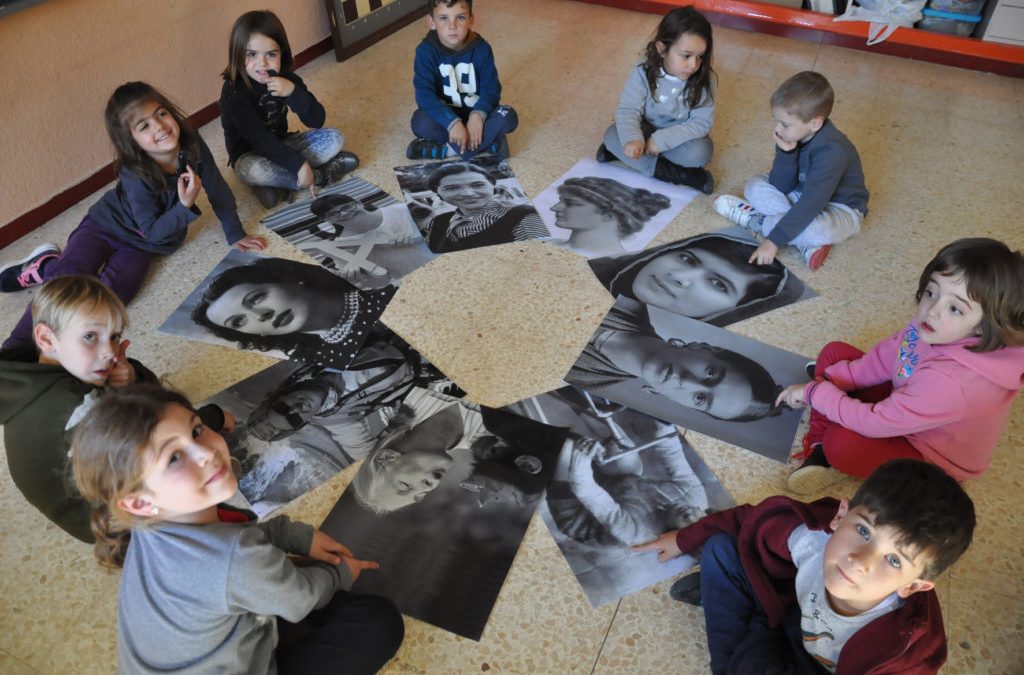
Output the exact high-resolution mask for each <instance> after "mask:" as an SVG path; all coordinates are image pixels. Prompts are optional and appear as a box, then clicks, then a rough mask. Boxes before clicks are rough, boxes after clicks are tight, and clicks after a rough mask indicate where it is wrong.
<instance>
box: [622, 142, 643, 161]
mask: <svg viewBox="0 0 1024 675" xmlns="http://www.w3.org/2000/svg"><path fill="white" fill-rule="evenodd" d="M644 147H645V143H644V142H643V141H630V142H629V143H626V145H624V146H623V147H622V151H623V152H624V153H625V154H626V157H629V158H630V159H640V156H641V155H642V154H644Z"/></svg>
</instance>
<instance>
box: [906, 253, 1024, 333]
mask: <svg viewBox="0 0 1024 675" xmlns="http://www.w3.org/2000/svg"><path fill="white" fill-rule="evenodd" d="M933 274H939V275H942V276H953V277H956V276H963V279H964V282H965V283H966V284H967V295H968V296H969V297H970V299H971V300H973V301H975V302H976V303H978V304H979V305H981V309H982V317H981V323H980V324H979V326H978V330H979V332H980V334H981V339H980V340H979V341H978V344H976V345H974V346H973V347H968V349H970V350H971V351H975V352H991V351H995V350H996V349H1001V348H1002V347H1020V346H1022V345H1024V255H1022V254H1021V252H1020V251H1014V250H1011V249H1010V247H1009V246H1007V245H1006V244H1004V243H1003V242H1001V241H997V240H995V239H988V238H985V237H969V238H965V239H957V240H956V241H954V242H952V243H950V244H947V245H945V246H943V247H942V249H941V250H940V251H939V252H938V253H936V254H935V257H934V258H932V259H931V262H929V263H928V266H927V267H925V268H924V271H923V272H922V273H921V278H920V280H919V281H918V282H917V301H918V302H920V301H921V296H922V295H923V294H924V291H925V289H926V288H927V287H928V282H929V281H930V280H931V277H932V275H933Z"/></svg>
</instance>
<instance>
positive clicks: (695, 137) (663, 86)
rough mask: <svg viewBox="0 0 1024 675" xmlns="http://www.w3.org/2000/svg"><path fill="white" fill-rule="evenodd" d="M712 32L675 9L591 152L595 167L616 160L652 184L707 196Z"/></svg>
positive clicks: (685, 10)
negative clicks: (679, 187) (683, 187)
mask: <svg viewBox="0 0 1024 675" xmlns="http://www.w3.org/2000/svg"><path fill="white" fill-rule="evenodd" d="M711 51H712V40H711V24H710V23H708V20H707V19H706V18H704V15H703V14H701V13H700V12H698V11H697V10H695V9H694V8H693V7H680V8H678V9H674V10H672V11H671V12H669V13H668V14H666V15H665V16H664V18H662V20H661V23H659V24H658V29H657V31H656V33H655V37H654V40H652V41H651V42H648V43H647V53H646V58H645V60H644V62H643V63H640V64H639V65H637V66H636V68H634V69H633V71H632V72H631V73H630V74H629V79H627V80H626V86H625V88H624V89H623V90H622V96H621V97H620V98H619V107H618V108H616V110H615V124H613V125H611V126H610V127H608V131H606V132H605V135H604V143H603V144H602V145H601V147H600V148H598V150H597V160H598V161H599V162H610V161H612V160H615V159H618V160H619V161H621V162H622V163H623V164H625V165H626V166H628V167H630V168H631V169H635V170H637V171H639V172H640V173H642V174H644V175H645V176H654V177H655V178H657V179H658V180H663V181H666V182H668V183H676V184H678V185H686V186H688V187H692V188H695V189H697V190H701V191H702V192H704V193H705V194H711V192H712V191H713V190H714V179H713V178H712V176H711V174H710V172H708V171H706V170H705V169H704V168H703V166H704V165H705V164H707V163H708V162H709V161H710V160H711V150H712V145H711V139H710V138H708V132H710V131H711V123H712V122H713V121H714V117H715V101H714V94H715V92H714V73H713V71H712V70H711Z"/></svg>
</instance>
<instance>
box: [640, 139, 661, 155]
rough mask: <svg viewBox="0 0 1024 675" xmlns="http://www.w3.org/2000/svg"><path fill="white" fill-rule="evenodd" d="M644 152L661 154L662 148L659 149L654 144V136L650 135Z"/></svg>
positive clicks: (646, 153)
mask: <svg viewBox="0 0 1024 675" xmlns="http://www.w3.org/2000/svg"><path fill="white" fill-rule="evenodd" d="M644 154H645V155H660V154H661V150H658V146H657V145H655V144H654V136H648V137H647V142H646V143H644Z"/></svg>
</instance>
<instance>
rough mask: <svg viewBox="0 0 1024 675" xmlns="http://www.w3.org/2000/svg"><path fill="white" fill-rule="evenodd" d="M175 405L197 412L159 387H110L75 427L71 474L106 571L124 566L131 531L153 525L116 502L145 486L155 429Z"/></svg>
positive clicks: (190, 405)
mask: <svg viewBox="0 0 1024 675" xmlns="http://www.w3.org/2000/svg"><path fill="white" fill-rule="evenodd" d="M172 404H175V405H180V406H181V407H183V408H185V409H187V410H192V411H193V412H194V411H195V409H194V408H193V407H192V404H191V403H190V402H189V401H188V399H187V398H185V397H184V396H182V395H181V394H179V393H178V392H176V391H171V390H169V389H164V388H163V387H160V386H159V385H152V384H140V385H131V386H128V387H124V388H121V389H111V390H109V391H108V392H107V393H106V394H104V395H103V396H102V397H101V398H100V399H99V401H97V402H96V404H95V405H93V407H92V408H91V409H90V410H89V412H88V413H87V414H86V415H85V417H84V418H82V421H81V422H79V423H78V424H77V425H76V426H75V433H74V436H73V438H72V440H71V465H72V470H73V471H74V476H75V483H76V484H77V485H78V491H79V492H80V493H81V495H82V497H84V498H85V500H86V501H88V502H89V506H90V507H91V509H92V511H91V513H90V523H89V525H90V528H91V529H92V533H93V536H95V537H96V548H95V552H96V557H97V558H98V559H99V561H100V563H101V564H103V565H105V566H107V567H118V568H119V567H123V566H124V556H125V553H126V552H127V551H128V542H129V541H130V540H131V532H132V528H133V527H139V526H142V525H144V524H145V523H147V522H151V521H152V519H149V518H139V517H138V516H135V515H132V514H131V513H128V512H126V511H124V510H123V509H121V507H120V506H119V505H118V502H119V501H120V500H121V498H122V497H125V496H127V495H129V494H131V493H133V492H137V491H138V490H139V489H141V488H142V482H143V477H144V475H145V473H146V471H147V469H148V467H149V462H150V461H152V457H153V452H152V448H151V447H150V440H151V439H152V437H153V431H154V430H155V429H156V427H157V425H158V424H159V423H160V420H162V419H163V417H164V415H165V413H166V411H167V408H168V406H170V405H172Z"/></svg>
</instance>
